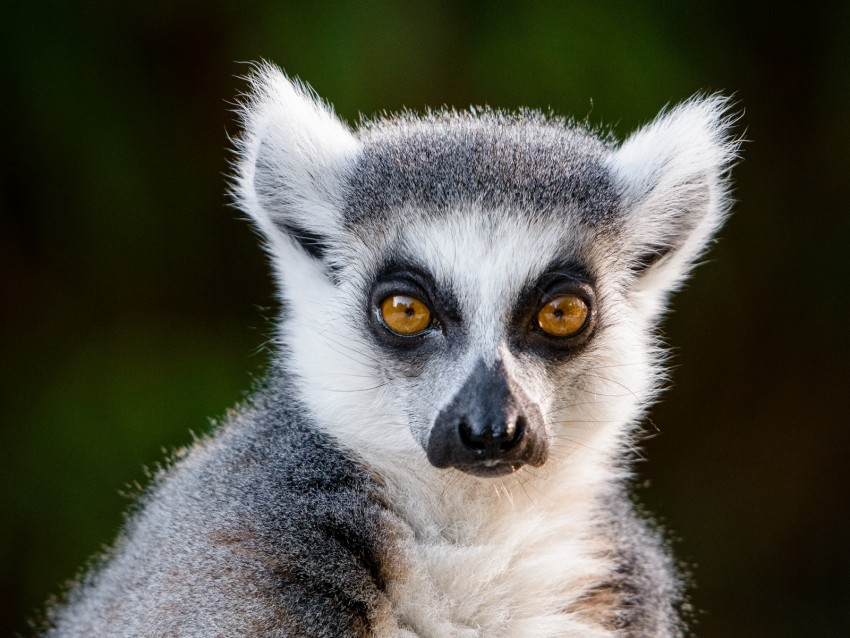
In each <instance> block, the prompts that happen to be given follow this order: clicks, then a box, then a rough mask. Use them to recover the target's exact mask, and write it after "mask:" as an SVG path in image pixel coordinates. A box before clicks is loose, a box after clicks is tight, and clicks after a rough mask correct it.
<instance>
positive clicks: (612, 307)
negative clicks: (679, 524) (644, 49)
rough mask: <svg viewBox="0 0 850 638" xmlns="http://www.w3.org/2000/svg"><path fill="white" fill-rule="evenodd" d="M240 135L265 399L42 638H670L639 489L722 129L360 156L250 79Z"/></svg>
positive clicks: (168, 495)
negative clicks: (268, 305)
mask: <svg viewBox="0 0 850 638" xmlns="http://www.w3.org/2000/svg"><path fill="white" fill-rule="evenodd" d="M240 110H241V118H242V124H243V128H244V131H243V133H242V134H241V136H240V137H239V139H238V142H237V148H236V156H237V159H236V161H235V177H234V179H233V193H234V196H235V201H236V202H237V204H238V206H239V207H240V208H241V210H242V211H244V212H245V213H247V215H248V216H249V217H250V219H251V220H253V223H254V224H255V225H256V228H257V229H259V231H260V233H261V235H262V237H263V238H264V241H265V246H266V248H267V251H268V254H269V256H270V258H271V262H272V264H273V265H274V269H275V272H276V276H277V280H278V284H279V292H280V300H281V312H280V317H279V321H278V323H277V324H276V338H275V344H276V356H275V359H274V363H273V364H272V366H271V372H269V373H268V375H267V378H266V379H265V381H264V382H263V383H262V384H261V386H260V387H259V388H258V389H256V391H255V392H254V394H253V395H252V396H251V398H250V399H248V400H246V401H245V402H244V404H243V405H242V406H240V408H239V409H238V410H236V411H234V412H232V413H231V415H230V416H229V417H228V418H227V420H226V422H224V423H222V424H220V425H219V426H218V427H216V428H215V430H214V432H212V433H211V434H210V435H208V436H206V437H204V438H202V439H201V440H198V441H197V442H196V443H195V444H194V445H193V446H192V447H191V449H190V450H189V451H188V452H187V453H185V454H184V455H182V457H181V458H179V459H177V460H175V461H174V462H173V463H172V464H171V465H170V466H169V467H167V468H166V469H163V470H161V471H160V472H159V474H158V476H157V477H156V478H155V480H154V481H153V485H152V486H151V487H150V488H149V489H148V490H147V492H146V494H145V495H144V496H143V497H141V499H140V501H139V503H138V505H137V506H136V507H135V509H134V512H133V513H132V515H131V516H130V517H129V518H128V520H127V522H126V525H125V527H124V530H123V532H122V533H121V534H120V537H119V538H118V540H117V541H116V542H115V544H114V546H113V547H112V549H111V550H110V551H109V552H107V554H106V555H105V556H103V557H102V558H101V559H100V560H99V562H98V564H97V565H95V567H94V568H93V569H92V570H91V571H90V572H89V573H88V575H86V576H84V577H83V578H82V579H80V581H79V582H78V583H77V584H76V585H75V586H73V587H72V589H71V591H70V593H69V594H68V597H67V601H65V602H64V603H63V604H62V605H57V606H56V607H54V608H53V609H52V610H51V611H49V612H48V621H47V626H46V627H45V628H44V631H43V634H42V635H43V636H46V637H48V638H60V637H63V638H64V637H78V636H79V637H88V638H90V637H105V636H110V637H115V636H127V637H131V636H134V637H142V636H146V637H170V636H180V637H204V638H208V637H211V636H268V637H279V638H284V637H285V638H296V637H304V638H306V637H310V638H320V637H324V638H341V637H350V638H355V637H356V638H361V637H362V638H365V637H367V636H368V637H373V638H390V637H393V638H413V637H418V638H449V637H458V638H473V637H483V638H490V637H494V638H495V637H499V638H508V637H512V638H529V637H532V638H544V637H553V638H554V637H558V638H564V637H582V638H613V637H618V638H624V637H641V638H646V637H650V636H651V637H656V636H658V637H662V636H664V637H672V636H681V635H684V633H685V632H686V631H687V628H686V623H685V622H684V621H683V620H682V619H681V613H680V610H679V607H680V604H681V601H682V599H683V586H682V583H681V579H680V578H679V576H677V571H676V569H675V568H674V563H673V560H672V558H671V556H670V553H669V552H668V550H667V546H666V543H665V542H664V540H663V538H662V535H661V533H660V532H659V531H658V530H657V528H656V527H655V526H654V525H652V524H650V523H648V522H646V521H645V520H644V519H643V518H642V517H641V516H640V515H638V514H637V513H636V511H635V506H634V505H633V503H632V501H631V499H630V497H629V495H628V485H629V482H630V478H631V476H632V471H631V460H632V459H633V456H634V454H633V450H634V449H635V446H636V445H637V443H638V442H639V439H640V435H641V429H640V421H641V417H642V416H643V414H644V412H645V410H646V409H647V406H648V405H649V404H650V402H651V401H652V400H653V399H654V398H655V396H656V392H657V389H658V387H659V385H660V379H661V378H662V375H663V373H662V369H661V364H662V359H663V352H662V349H661V347H660V345H659V341H658V338H657V331H656V324H657V322H658V319H659V317H660V316H661V314H662V313H663V311H664V309H665V306H666V302H667V298H668V295H669V293H670V292H671V291H673V290H674V289H675V288H677V286H679V284H680V283H681V282H682V280H683V278H684V277H685V276H686V274H687V273H688V271H689V269H690V267H691V265H692V264H693V263H694V260H695V259H696V258H697V257H698V256H699V255H700V254H701V253H702V252H703V250H704V248H705V247H706V245H707V244H708V243H709V242H710V240H711V238H712V236H713V234H714V232H715V231H716V229H717V228H718V226H719V225H720V224H721V222H722V221H723V220H724V217H725V216H726V214H727V212H728V209H729V202H730V198H729V194H728V193H729V169H730V166H731V163H732V162H733V161H734V158H735V157H736V154H737V148H738V144H737V141H736V140H735V138H734V137H733V135H732V133H731V132H730V129H731V126H732V118H731V116H730V111H729V103H728V100H727V99H725V98H723V97H721V96H717V95H714V96H705V95H703V96H696V97H694V98H691V99H690V100H688V101H686V102H684V103H683V104H681V105H679V106H677V107H675V108H671V109H667V110H666V111H664V112H662V113H661V114H660V115H659V116H658V118H657V119H656V120H655V121H653V122H651V123H650V124H648V125H647V126H645V127H643V128H641V129H640V130H638V131H637V132H635V133H634V134H632V135H631V136H630V137H628V138H627V139H626V140H625V142H623V143H618V142H616V141H615V140H614V139H613V136H612V135H610V134H607V133H600V132H598V131H595V130H593V129H591V128H590V127H588V126H587V125H585V124H580V123H576V122H573V121H569V120H565V119H561V118H559V117H556V116H553V115H550V114H542V113H540V112H537V111H533V110H523V111H520V112H516V113H511V112H503V111H499V110H493V109H489V108H486V109H477V108H471V109H469V110H465V111H455V110H448V109H445V110H440V111H432V112H428V113H426V114H424V115H421V116H417V115H414V114H411V113H404V114H401V115H397V116H385V117H381V118H378V119H374V120H371V121H365V122H363V123H362V124H361V125H360V126H359V127H358V128H357V130H352V129H351V128H349V127H348V126H347V125H346V124H345V123H343V122H342V121H341V120H340V119H338V118H337V116H335V114H334V113H333V111H332V109H331V107H330V106H328V105H327V104H326V103H324V102H322V101H321V100H320V99H319V98H318V97H317V96H316V95H315V94H314V93H313V92H312V90H311V89H309V88H307V87H306V86H305V85H303V84H300V83H298V82H296V81H292V80H290V79H289V78H288V77H287V76H286V75H285V74H284V73H283V72H281V71H280V70H278V69H277V68H276V67H273V66H272V65H270V64H261V65H258V66H257V67H256V68H255V70H254V71H253V73H252V77H251V89H250V92H249V94H248V95H247V96H246V97H245V99H244V100H243V101H242V105H241V109H240Z"/></svg>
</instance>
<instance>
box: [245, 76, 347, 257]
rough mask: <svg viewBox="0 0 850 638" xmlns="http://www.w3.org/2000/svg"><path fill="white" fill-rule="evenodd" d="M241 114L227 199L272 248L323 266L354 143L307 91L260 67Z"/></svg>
mask: <svg viewBox="0 0 850 638" xmlns="http://www.w3.org/2000/svg"><path fill="white" fill-rule="evenodd" d="M249 80H250V82H251V90H250V92H249V94H248V97H247V99H246V100H245V101H244V102H243V104H242V105H241V108H240V115H241V117H242V123H243V130H244V132H243V134H242V136H241V138H240V139H238V140H237V148H236V152H237V161H236V176H235V179H234V188H233V193H234V197H235V200H236V203H237V205H238V206H239V207H240V208H241V209H242V210H244V211H245V212H246V213H248V214H249V215H250V216H251V217H252V218H253V220H254V222H255V223H256V224H257V226H258V227H259V228H260V230H261V231H262V232H263V233H264V234H265V236H266V238H267V240H268V241H269V242H271V243H272V245H275V244H277V243H278V242H280V241H281V240H282V239H283V238H285V237H287V236H288V237H290V238H291V239H293V240H294V241H296V242H297V243H298V244H299V245H300V246H301V247H302V248H303V249H304V250H305V251H306V252H307V253H308V254H310V255H312V256H313V257H316V258H318V259H321V258H322V257H323V256H324V253H325V250H326V248H327V240H328V238H329V237H331V236H332V235H333V234H334V233H335V231H336V230H338V229H339V215H340V209H341V205H342V188H343V185H344V180H345V175H346V172H347V171H348V170H349V169H350V168H351V166H352V165H353V163H354V160H355V157H356V155H357V151H358V148H359V142H358V141H357V139H356V138H355V137H354V135H353V134H352V132H351V130H350V129H349V128H348V127H347V126H346V125H345V124H344V123H343V122H342V121H341V120H340V119H339V118H337V117H336V115H334V113H333V110H332V109H331V107H330V106H328V105H327V104H325V103H324V102H322V101H321V100H320V99H319V98H318V97H317V96H316V95H315V93H314V92H313V91H312V89H310V88H309V87H307V86H305V85H303V84H301V83H299V82H297V81H292V80H290V79H289V78H287V77H286V75H284V73H283V72H282V71H281V70H280V69H278V68H277V67H275V66H273V65H271V64H260V65H258V66H257V67H256V68H255V69H254V71H253V73H252V74H251V76H250V77H249Z"/></svg>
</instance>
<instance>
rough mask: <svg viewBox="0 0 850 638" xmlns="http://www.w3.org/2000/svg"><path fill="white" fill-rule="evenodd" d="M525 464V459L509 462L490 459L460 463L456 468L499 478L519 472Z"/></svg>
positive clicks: (475, 474)
mask: <svg viewBox="0 0 850 638" xmlns="http://www.w3.org/2000/svg"><path fill="white" fill-rule="evenodd" d="M523 465H525V462H523V461H513V462H507V461H496V460H492V461H490V460H488V461H479V462H477V463H468V464H466V463H465V464H458V465H455V466H454V468H455V469H457V470H460V471H461V472H465V473H466V474H471V475H472V476H478V477H480V478H497V477H500V476H507V475H508V474H513V473H515V472H518V471H519V470H520V468H522V466H523Z"/></svg>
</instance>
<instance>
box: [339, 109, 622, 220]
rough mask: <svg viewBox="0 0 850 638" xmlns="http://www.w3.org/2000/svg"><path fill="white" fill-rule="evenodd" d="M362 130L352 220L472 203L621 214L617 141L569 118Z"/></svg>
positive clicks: (408, 121) (537, 212) (502, 118)
mask: <svg viewBox="0 0 850 638" xmlns="http://www.w3.org/2000/svg"><path fill="white" fill-rule="evenodd" d="M359 134H360V137H361V142H362V152H361V153H360V156H359V159H358V161H357V163H356V165H355V166H354V168H353V170H352V172H351V174H350V177H349V180H348V183H347V188H346V191H345V211H344V213H345V220H346V222H347V223H350V224H358V223H362V222H366V223H368V222H369V221H371V220H376V219H381V218H383V217H385V216H386V215H388V214H389V213H390V212H391V211H397V210H400V209H402V208H407V209H408V210H410V209H411V208H416V209H419V210H422V211H430V212H439V211H446V210H451V209H453V208H455V207H457V206H459V205H463V204H468V203H475V204H477V205H479V206H481V207H482V208H487V209H491V210H498V209H500V208H506V207H507V208H511V209H514V210H518V211H523V212H527V213H528V214H530V215H534V216H553V215H555V216H556V215H558V214H559V213H563V212H564V211H565V210H569V211H571V212H573V214H576V213H578V214H579V215H580V217H581V218H582V219H584V220H585V221H587V222H589V223H591V224H596V223H599V222H602V221H604V220H606V219H608V218H610V217H612V216H613V215H614V214H615V211H616V207H617V196H616V192H615V188H614V185H613V182H612V178H611V176H610V174H609V173H608V171H607V169H606V168H605V165H604V160H605V158H606V157H607V156H608V155H609V154H610V152H611V147H610V145H609V144H608V143H607V142H605V141H603V140H601V139H599V138H598V137H596V136H594V135H593V134H592V133H591V132H589V131H588V130H586V129H585V128H582V127H580V126H578V125H576V124H572V123H569V122H567V121H565V120H560V119H555V118H551V119H550V118H546V117H544V116H543V115H541V114H539V113H536V112H525V113H521V114H512V115H509V114H505V113H499V112H491V111H486V112H484V113H473V112H467V113H455V112H445V113H437V114H431V115H428V116H426V117H422V118H420V117H415V116H403V117H400V118H397V119H392V120H385V121H379V122H375V123H371V124H367V125H366V126H365V127H363V128H361V130H360V132H359Z"/></svg>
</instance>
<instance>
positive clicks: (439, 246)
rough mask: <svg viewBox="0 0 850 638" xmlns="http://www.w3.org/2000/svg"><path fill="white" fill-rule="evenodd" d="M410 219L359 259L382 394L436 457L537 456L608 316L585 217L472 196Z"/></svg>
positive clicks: (513, 464)
mask: <svg viewBox="0 0 850 638" xmlns="http://www.w3.org/2000/svg"><path fill="white" fill-rule="evenodd" d="M401 217H402V219H404V222H403V223H401V224H398V225H396V228H395V229H394V232H393V233H392V234H391V238H389V239H388V244H389V245H388V246H387V248H386V249H382V251H381V252H383V253H384V255H385V258H384V259H383V260H381V261H378V262H375V263H372V264H367V263H363V261H362V260H361V261H360V262H359V263H357V264H356V265H355V266H354V268H352V271H353V272H358V271H359V272H368V276H366V277H363V278H362V279H361V280H360V282H359V285H358V286H357V287H355V288H354V289H353V290H352V294H354V295H357V296H359V297H360V299H361V304H362V306H363V312H362V322H363V325H362V326H361V330H360V332H361V336H360V342H361V343H369V346H370V347H369V351H370V352H372V353H374V354H375V355H376V356H377V357H378V358H379V359H380V361H381V362H382V365H381V367H380V375H381V380H382V382H383V383H385V387H386V392H387V393H388V394H392V395H394V396H393V399H392V402H393V403H394V404H396V405H400V406H406V409H405V413H406V414H405V417H406V420H407V423H408V426H409V428H410V431H411V433H412V435H413V438H414V439H415V440H416V441H417V442H418V443H419V444H420V445H421V446H422V448H423V450H424V452H425V453H426V455H427V458H428V460H429V461H430V462H431V463H432V464H433V465H434V466H436V467H440V468H446V467H454V468H456V469H459V470H462V471H464V472H468V473H470V474H475V475H478V476H499V475H502V474H507V473H511V472H515V471H517V470H518V469H520V468H521V467H522V466H523V465H526V464H528V465H531V466H539V465H542V464H543V463H544V462H545V461H546V459H547V457H548V452H549V447H550V440H551V435H553V434H555V435H559V434H561V432H560V430H561V428H560V427H558V425H557V423H555V421H557V413H556V412H555V411H554V409H553V406H555V405H560V403H559V399H562V398H563V397H562V392H561V390H562V388H563V387H564V386H568V385H573V386H576V385H579V386H580V385H582V380H581V378H580V377H581V372H580V371H581V370H583V369H584V368H586V367H587V366H588V365H590V366H592V365H593V361H594V358H593V354H592V353H593V348H592V347H591V344H592V342H593V341H594V339H595V338H596V337H597V336H598V335H597V333H598V332H599V330H600V328H601V326H602V325H604V324H602V323H601V317H600V303H601V301H600V299H599V298H598V295H597V285H598V284H597V281H596V277H595V276H594V275H593V274H592V272H591V265H590V264H587V263H586V261H585V260H584V258H583V256H582V255H581V254H580V252H579V251H578V249H577V246H576V239H577V237H576V235H577V233H576V229H575V228H573V229H569V228H564V227H562V226H561V225H558V224H548V223H547V222H545V221H543V220H539V221H538V222H536V223H535V222H532V221H530V220H528V219H525V220H524V219H523V215H521V214H517V213H510V212H506V211H493V212H485V211H481V210H475V209H472V208H470V209H468V210H462V209H458V210H453V211H449V212H447V213H446V214H443V215H435V214H433V213H432V214H429V215H422V214H420V215H417V214H415V213H414V212H413V211H408V214H406V215H403V216H401ZM571 231H572V232H571ZM360 254H363V253H362V252H361V253H360ZM351 259H353V260H356V259H357V256H356V254H352V255H351ZM588 355H590V356H588ZM586 381H587V379H586V378H584V380H583V382H584V383H586ZM585 396H586V393H585Z"/></svg>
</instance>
